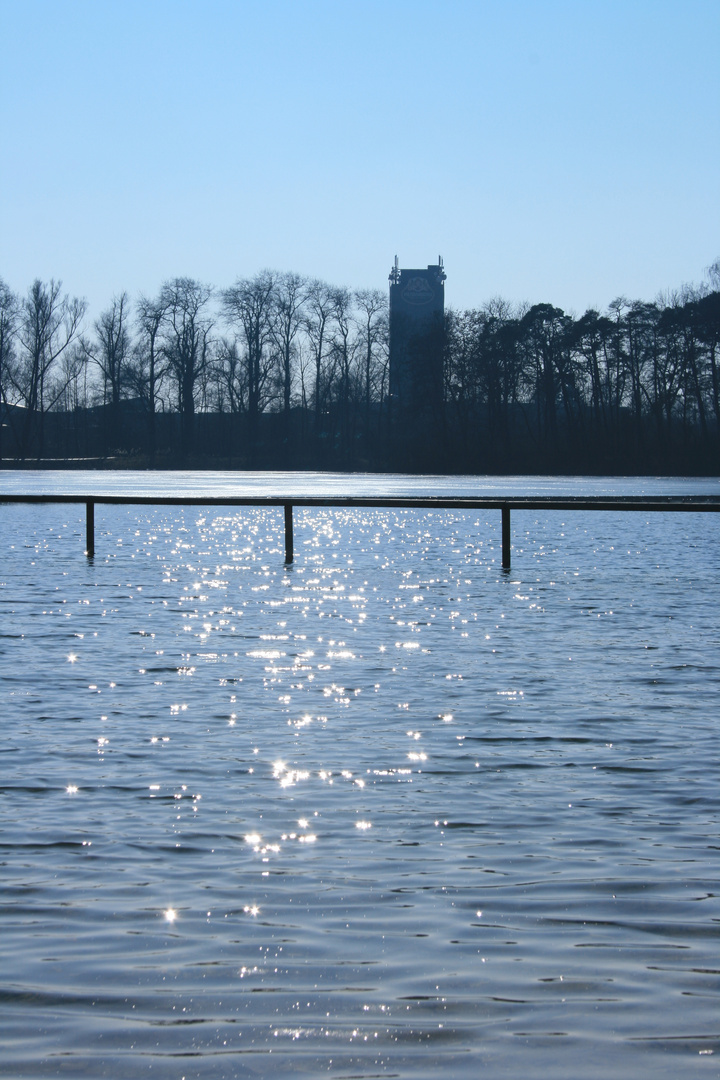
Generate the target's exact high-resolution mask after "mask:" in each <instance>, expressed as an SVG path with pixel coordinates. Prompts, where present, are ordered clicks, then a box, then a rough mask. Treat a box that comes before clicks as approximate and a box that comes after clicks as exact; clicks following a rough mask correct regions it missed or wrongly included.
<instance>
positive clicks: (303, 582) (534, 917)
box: [0, 472, 720, 1080]
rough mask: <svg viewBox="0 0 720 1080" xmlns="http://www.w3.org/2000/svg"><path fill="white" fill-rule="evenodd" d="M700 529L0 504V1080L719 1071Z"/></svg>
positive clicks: (524, 517) (489, 484)
mask: <svg viewBox="0 0 720 1080" xmlns="http://www.w3.org/2000/svg"><path fill="white" fill-rule="evenodd" d="M300 475H301V478H300V479H299V478H298V474H289V475H288V476H287V477H284V476H282V475H281V474H275V475H274V476H269V475H268V474H255V476H254V477H253V476H251V477H246V476H244V477H243V478H242V483H243V484H250V485H255V486H254V487H253V491H258V490H262V485H263V484H266V485H274V487H275V489H278V487H279V488H281V489H282V492H283V493H285V492H286V491H289V490H292V491H298V492H299V491H300V488H301V487H303V486H304V493H307V494H313V493H315V492H316V491H317V492H318V493H321V491H323V490H328V491H333V493H335V492H341V491H347V493H348V494H350V493H361V494H376V493H377V491H378V490H379V489H378V488H377V487H374V488H373V489H372V490H367V489H364V488H363V485H364V484H371V483H372V484H375V485H377V483H378V482H379V481H378V478H377V477H372V478H363V477H354V478H350V480H352V482H353V483H356V485H357V486H356V487H355V489H354V490H351V489H349V478H348V477H343V478H342V480H341V479H340V478H339V477H337V476H330V477H327V478H324V477H322V475H321V474H304V475H303V474H300ZM380 481H381V482H382V483H383V484H386V485H388V487H387V488H382V490H383V491H387V492H388V493H401V492H407V493H412V492H413V491H415V490H420V489H418V488H415V487H414V486H413V485H415V484H417V483H423V482H424V483H425V485H426V486H425V488H423V489H422V490H423V492H424V491H431V492H432V491H436V492H437V493H457V494H463V493H465V492H466V491H473V492H478V493H485V492H486V491H487V492H488V493H489V494H493V493H495V491H498V492H500V491H502V492H504V493H509V494H523V493H525V492H529V493H532V494H553V493H555V492H557V493H558V494H561V493H563V494H564V493H566V492H568V493H572V494H583V493H585V492H594V493H598V494H612V493H619V494H634V493H638V492H639V491H642V492H645V493H647V494H653V493H663V494H671V493H684V492H687V493H692V492H708V491H709V492H716V491H717V490H718V483H717V481H714V480H698V481H693V480H677V479H673V480H670V481H667V480H652V479H650V480H648V479H645V478H643V479H640V480H638V479H632V478H629V479H627V480H615V479H611V480H601V479H600V480H596V479H591V480H588V481H583V480H581V479H573V480H571V481H561V480H555V479H547V480H544V479H542V478H535V477H533V478H502V479H493V478H468V477H461V478H417V477H412V478H405V477H385V478H380ZM89 482H92V483H93V484H97V485H99V486H98V487H97V488H94V489H93V490H94V491H96V492H99V491H100V490H101V489H102V490H103V491H104V490H107V491H115V490H118V485H123V484H127V485H134V486H132V487H128V489H127V490H134V491H137V492H140V491H141V490H143V491H144V490H147V491H148V493H149V492H150V491H151V490H158V487H157V485H160V488H159V489H160V490H167V491H169V490H178V489H179V490H182V491H185V490H188V488H187V487H186V485H195V484H197V485H202V484H204V485H206V488H205V489H204V490H212V491H217V492H218V493H219V491H218V489H220V490H227V486H224V485H229V484H236V485H237V483H238V477H237V476H231V475H230V474H211V475H210V476H203V475H202V474H197V473H195V474H157V473H155V474H152V473H142V474H140V473H136V474H126V473H117V474H111V475H110V474H98V473H92V474H86V475H85V476H83V475H82V474H77V473H60V474H48V473H43V474H30V473H25V472H23V473H3V474H0V492H2V491H5V492H7V491H11V490H14V491H18V490H53V488H52V487H51V486H49V485H53V484H56V485H57V486H56V488H55V489H54V490H58V491H72V490H76V491H82V492H83V493H84V492H85V491H88V490H89V489H88V487H87V484H88V483H89ZM341 482H342V483H344V484H345V485H346V486H345V487H340V486H339V485H340V484H341ZM324 483H326V484H327V487H326V488H322V485H323V484H324ZM32 484H37V485H39V486H38V487H35V488H33V487H31V486H30V485H32ZM286 484H287V487H286V486H285V485H286ZM473 484H474V485H475V486H472V485H473ZM142 485H148V487H147V488H143V487H142ZM150 485H155V487H151V486H150ZM171 485H174V486H172V487H171ZM291 485H295V486H292V487H291ZM297 485H299V486H297ZM443 485H444V486H443ZM455 485H457V486H455ZM465 485H468V486H465ZM523 485H525V486H523ZM553 485H558V486H557V487H553ZM603 485H604V486H603ZM441 489H442V490H441ZM233 490H237V488H235V489H233ZM718 529H720V518H719V517H718V516H717V515H715V514H697V515H696V514H667V515H664V514H648V515H647V516H645V515H643V514H638V513H634V514H622V513H617V514H615V513H586V512H585V513H583V512H577V513H571V514H567V513H560V512H554V513H543V514H538V513H536V512H529V511H528V512H517V513H514V514H513V543H514V549H513V568H512V571H511V572H510V573H503V572H502V570H501V568H500V562H501V554H500V544H501V537H500V514H499V513H498V512H490V513H478V512H472V511H463V512H455V511H435V512H424V511H392V510H383V509H377V510H353V511H348V510H323V509H314V508H308V509H296V511H295V551H296V563H295V565H294V566H293V567H292V568H289V569H286V568H284V567H283V565H282V559H283V551H284V548H283V535H282V512H281V511H278V510H277V509H253V510H241V511H231V510H230V508H228V509H227V510H226V509H224V508H208V509H207V511H206V510H205V509H204V508H202V507H200V508H198V507H194V508H183V507H172V508H160V509H154V508H152V507H132V506H129V507H124V506H123V507H106V506H103V507H98V508H97V510H96V557H95V559H94V560H93V561H92V562H89V561H88V560H86V559H85V558H84V557H83V555H82V549H83V546H84V530H85V522H84V509H83V508H82V507H74V506H58V505H45V506H22V505H17V506H15V505H13V506H8V505H6V506H0V541H1V543H2V551H3V561H2V569H0V615H1V619H0V679H1V695H2V696H1V703H2V709H1V713H0V791H1V792H2V797H1V798H0V1000H1V1002H2V1007H1V1008H0V1048H1V1052H0V1075H3V1076H5V1075H7V1076H11V1077H43V1078H45V1077H54V1076H59V1077H99V1076H106V1077H112V1078H125V1077H143V1078H144V1077H159V1078H162V1080H165V1078H168V1080H169V1078H172V1080H181V1078H182V1077H185V1078H186V1080H191V1078H192V1080H194V1078H203V1080H205V1078H212V1080H215V1078H220V1077H227V1078H234V1077H278V1078H279V1077H315V1076H330V1077H363V1078H370V1077H406V1078H415V1077H421V1078H422V1077H427V1078H436V1077H438V1076H440V1075H443V1074H444V1075H447V1076H452V1077H462V1078H465V1077H468V1078H471V1077H472V1078H474V1077H477V1076H482V1077H498V1078H516V1077H537V1078H541V1077H542V1078H545V1077H547V1078H553V1080H555V1078H563V1077H567V1078H573V1080H574V1078H576V1077H579V1076H582V1077H590V1078H595V1077H597V1078H600V1077H602V1078H605V1077H629V1076H632V1077H639V1078H645V1077H648V1078H650V1077H653V1078H656V1077H668V1078H670V1077H672V1078H677V1077H717V1076H718V1075H719V1074H720V1068H719V1062H720V1008H719V1007H718V1006H719V1005H720V948H719V947H718V942H719V936H718V935H719V932H720V899H719V897H718V893H719V892H720V888H719V885H718V878H719V872H720V826H719V819H720V791H719V786H718V777H719V776H720V722H719V720H718V715H719V712H720V710H718V690H719V688H720V628H719V626H718V596H719V595H720V544H719V543H718V540H719V535H718Z"/></svg>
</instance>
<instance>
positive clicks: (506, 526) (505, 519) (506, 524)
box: [502, 506, 512, 570]
mask: <svg viewBox="0 0 720 1080" xmlns="http://www.w3.org/2000/svg"><path fill="white" fill-rule="evenodd" d="M511 547H512V544H511V543H510V507H509V506H503V508H502V568H503V570H509V569H510V549H511Z"/></svg>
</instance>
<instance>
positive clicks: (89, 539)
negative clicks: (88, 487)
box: [85, 499, 95, 559]
mask: <svg viewBox="0 0 720 1080" xmlns="http://www.w3.org/2000/svg"><path fill="white" fill-rule="evenodd" d="M85 554H86V555H87V557H88V558H89V559H92V558H94V556H95V503H94V502H93V500H92V499H88V500H87V502H86V503H85Z"/></svg>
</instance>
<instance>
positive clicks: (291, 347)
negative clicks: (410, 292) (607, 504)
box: [0, 260, 720, 473]
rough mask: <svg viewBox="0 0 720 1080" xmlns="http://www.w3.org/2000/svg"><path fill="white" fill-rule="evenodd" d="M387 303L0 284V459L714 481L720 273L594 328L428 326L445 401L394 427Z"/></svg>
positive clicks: (252, 292)
mask: <svg viewBox="0 0 720 1080" xmlns="http://www.w3.org/2000/svg"><path fill="white" fill-rule="evenodd" d="M388 325H389V318H388V300H387V295H386V293H385V292H383V291H380V290H376V289H363V290H349V289H346V288H339V287H336V286H332V285H329V284H328V283H326V282H323V281H318V280H311V279H308V278H305V277H302V276H301V275H299V274H294V273H275V272H271V271H263V272H262V273H259V274H257V275H255V276H254V277H250V278H241V279H238V280H237V281H236V282H235V284H234V285H232V286H230V287H229V288H225V289H219V290H214V289H212V288H211V287H210V286H207V285H204V284H202V283H201V282H199V281H196V280H194V279H191V278H176V279H174V280H171V281H168V282H166V283H165V284H164V285H163V286H162V287H161V289H160V290H159V292H158V294H157V295H156V296H154V297H146V296H140V297H139V298H138V299H137V300H136V301H135V302H134V303H131V302H130V300H129V298H128V295H127V294H126V293H123V294H121V295H120V296H118V297H115V298H114V299H113V300H112V302H111V304H110V305H109V307H108V308H107V309H106V310H104V311H103V312H102V313H101V314H100V315H99V317H98V318H97V319H95V320H94V321H93V322H92V323H90V324H88V320H87V308H86V304H85V303H84V301H82V300H79V299H77V298H72V297H69V296H67V295H65V294H64V293H63V291H62V287H61V284H60V283H59V282H56V281H50V282H42V281H39V280H37V281H35V282H33V284H32V285H31V287H30V288H29V290H28V292H27V294H26V295H25V296H19V295H16V294H15V293H13V291H12V290H11V289H10V288H9V287H8V286H7V285H6V284H5V283H4V282H3V281H2V280H1V279H0V409H1V411H2V426H1V428H0V461H2V462H3V464H5V465H6V466H8V465H12V466H16V465H18V464H22V463H25V462H27V463H30V462H33V463H37V462H38V461H40V462H43V461H44V462H47V461H49V460H52V461H54V462H58V463H60V462H61V461H62V460H68V461H69V460H71V459H74V460H76V461H78V462H81V463H82V462H84V463H87V461H88V459H94V460H96V461H97V463H98V464H101V463H106V464H108V463H109V464H114V465H116V466H123V465H126V466H135V467H143V466H150V467H153V466H155V467H164V468H172V467H176V466H182V467H194V466H206V467H207V466H216V467H239V468H330V469H371V470H383V469H396V468H402V469H405V470H410V471H412V470H415V469H423V470H433V471H451V472H499V473H503V472H538V471H542V472H565V473H568V472H582V473H622V472H626V473H627V472H640V473H643V472H654V473H657V472H671V473H688V472H695V473H717V472H718V471H720V455H719V453H718V451H719V449H720V437H719V436H720V356H719V355H718V344H719V342H720V260H718V262H716V263H715V264H714V265H713V266H712V267H710V270H709V272H708V281H707V282H706V283H705V284H704V285H701V286H685V287H683V288H681V289H679V290H677V291H675V292H672V293H668V294H666V295H663V296H662V297H659V298H658V299H657V300H655V301H653V302H646V301H628V300H626V299H624V298H622V297H621V298H618V299H616V300H614V301H613V302H612V303H611V304H610V305H609V306H608V308H607V310H606V311H604V312H599V311H595V310H592V309H591V310H588V311H586V312H585V313H584V314H583V315H582V316H579V317H576V316H573V315H569V314H566V313H565V312H564V311H562V310H561V309H560V308H556V307H553V306H552V305H551V304H546V303H542V304H534V305H530V304H521V305H512V304H510V303H508V302H506V301H504V300H502V299H500V298H495V299H493V300H491V301H489V302H488V303H486V304H484V305H483V306H481V307H478V308H474V309H470V310H466V311H456V310H453V309H450V310H448V311H447V312H446V316H445V332H444V341H443V343H442V348H443V371H444V392H443V400H442V401H438V402H436V403H434V408H433V422H432V425H431V430H427V431H424V432H418V430H417V426H415V427H413V428H408V429H407V431H405V430H403V428H402V420H401V418H399V417H398V416H397V415H394V414H393V402H392V399H391V398H390V396H389V363H390V352H389V330H388Z"/></svg>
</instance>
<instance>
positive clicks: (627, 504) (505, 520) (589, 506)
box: [0, 492, 720, 570]
mask: <svg viewBox="0 0 720 1080" xmlns="http://www.w3.org/2000/svg"><path fill="white" fill-rule="evenodd" d="M0 503H76V504H83V503H84V504H85V507H86V540H87V547H86V554H87V555H88V556H89V557H90V558H92V557H93V556H94V554H95V506H96V505H101V504H102V505H108V506H213V507H222V506H231V507H242V506H248V507H263V506H282V507H283V508H284V518H285V562H286V563H288V564H289V563H292V562H293V558H294V551H293V516H292V510H293V507H294V506H300V507H307V506H315V507H329V508H336V509H344V508H348V509H353V508H355V509H358V508H360V509H362V508H363V507H366V508H368V509H373V508H374V509H379V508H388V509H401V510H500V511H501V514H502V565H503V569H504V570H509V569H510V553H511V548H512V543H511V534H510V513H511V511H512V510H603V511H632V512H642V513H678V512H680V513H720V495H567V496H560V497H559V496H557V495H535V496H524V495H508V496H501V497H498V496H496V495H493V496H485V495H477V496H475V495H459V496H455V495H290V494H286V495H238V496H234V495H139V494H138V495H127V494H121V495H102V494H97V495H96V494H82V495H81V494H55V495H48V494H18V493H15V492H13V493H8V494H0Z"/></svg>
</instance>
